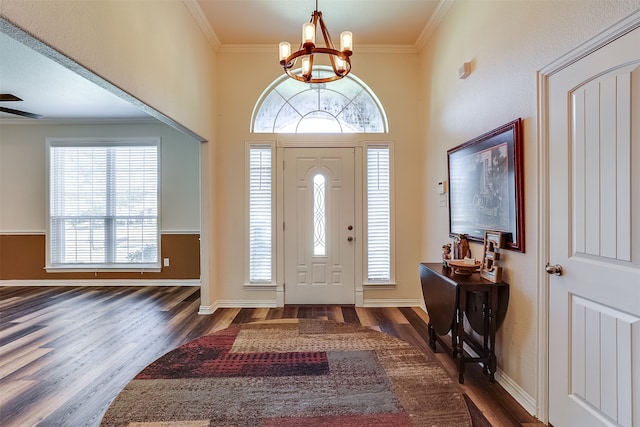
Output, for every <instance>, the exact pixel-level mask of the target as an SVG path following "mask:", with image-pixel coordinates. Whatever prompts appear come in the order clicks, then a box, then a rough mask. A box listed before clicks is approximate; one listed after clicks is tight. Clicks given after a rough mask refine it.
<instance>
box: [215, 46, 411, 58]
mask: <svg viewBox="0 0 640 427" xmlns="http://www.w3.org/2000/svg"><path fill="white" fill-rule="evenodd" d="M217 52H218V53H268V54H273V55H274V56H275V55H276V54H277V52H278V46H277V45H265V44H233V45H222V46H220V47H219V48H218V50H217ZM418 52H419V51H418V49H417V48H416V46H412V45H366V46H358V47H357V48H356V49H355V50H354V52H353V56H354V57H356V55H357V54H359V53H384V54H394V53H395V54H407V53H418Z"/></svg>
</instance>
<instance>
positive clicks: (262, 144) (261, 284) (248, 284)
mask: <svg viewBox="0 0 640 427" xmlns="http://www.w3.org/2000/svg"><path fill="white" fill-rule="evenodd" d="M254 148H258V149H265V148H268V149H269V150H270V151H271V200H270V202H271V279H270V280H264V281H257V280H251V261H252V260H251V200H250V197H251V150H252V149H254ZM244 176H245V180H246V181H245V182H246V183H245V186H244V187H245V196H244V200H245V207H246V208H245V209H244V214H245V230H246V231H245V242H246V244H245V259H246V262H245V263H244V264H245V285H244V286H245V288H258V289H264V288H272V287H275V286H276V261H277V259H276V258H277V252H276V235H277V230H276V216H277V212H276V178H277V177H276V150H275V142H274V141H246V142H245V173H244Z"/></svg>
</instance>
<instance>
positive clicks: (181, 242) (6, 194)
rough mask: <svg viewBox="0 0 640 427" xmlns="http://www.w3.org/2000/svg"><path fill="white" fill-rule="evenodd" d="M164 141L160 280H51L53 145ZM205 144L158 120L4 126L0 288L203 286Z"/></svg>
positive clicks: (0, 134) (0, 135)
mask: <svg viewBox="0 0 640 427" xmlns="http://www.w3.org/2000/svg"><path fill="white" fill-rule="evenodd" d="M105 137H106V138H129V137H130V138H137V137H159V138H160V161H161V163H160V189H161V193H160V203H161V206H160V233H161V234H162V243H161V249H162V254H161V258H169V259H170V265H169V267H162V271H160V272H157V273H148V272H147V273H145V274H144V275H141V274H140V273H100V274H93V273H70V274H67V273H47V272H46V271H45V270H44V267H45V249H46V248H45V230H46V228H47V224H46V221H47V217H46V203H47V196H46V186H47V182H48V181H47V177H46V170H47V167H46V140H47V138H105ZM200 144H201V143H200V142H198V141H196V140H195V139H193V138H191V137H188V136H186V135H184V134H183V133H180V132H178V131H176V130H175V129H173V128H171V127H169V126H167V125H165V124H162V123H159V122H157V121H155V120H151V121H149V122H148V123H137V124H133V123H129V124H83V125H60V124H58V125H52V124H36V125H27V124H6V123H3V124H1V125H0V200H1V201H2V202H1V203H0V242H1V244H0V280H32V281H33V280H61V279H89V280H93V279H122V278H126V279H154V280H155V279H199V278H200V257H199V250H200V241H199V237H200V173H199V164H200Z"/></svg>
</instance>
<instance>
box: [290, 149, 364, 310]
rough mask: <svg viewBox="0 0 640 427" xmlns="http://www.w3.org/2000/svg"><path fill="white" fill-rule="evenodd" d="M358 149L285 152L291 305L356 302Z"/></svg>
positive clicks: (295, 150) (293, 150)
mask: <svg viewBox="0 0 640 427" xmlns="http://www.w3.org/2000/svg"><path fill="white" fill-rule="evenodd" d="M354 191H355V190H354V149H353V148H286V149H285V150H284V295H285V303H286V304H354V303H355V280H354V262H355V239H354V236H355V230H354V226H355V224H354V217H355V203H354Z"/></svg>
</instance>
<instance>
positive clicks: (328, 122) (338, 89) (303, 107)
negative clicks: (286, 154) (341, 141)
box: [251, 67, 389, 133]
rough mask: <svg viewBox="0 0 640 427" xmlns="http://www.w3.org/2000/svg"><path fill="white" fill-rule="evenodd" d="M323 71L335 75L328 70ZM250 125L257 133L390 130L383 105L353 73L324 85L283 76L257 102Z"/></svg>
mask: <svg viewBox="0 0 640 427" xmlns="http://www.w3.org/2000/svg"><path fill="white" fill-rule="evenodd" d="M320 71H321V73H325V74H329V73H333V71H332V70H331V69H329V68H327V67H323V68H322V69H321V70H320ZM314 72H315V71H314ZM251 124H252V129H251V131H252V132H254V133H386V132H388V130H389V129H388V124H387V118H386V115H385V113H384V109H383V108H382V104H380V101H379V100H378V98H377V97H376V96H375V94H374V93H373V92H372V91H371V89H369V87H367V85H366V84H364V82H362V81H361V80H360V79H358V78H357V77H355V76H353V74H349V75H348V76H347V77H345V78H343V79H341V80H337V81H334V82H330V83H322V84H309V83H303V82H299V81H297V80H294V79H292V78H289V77H287V76H286V75H285V76H282V77H280V78H278V79H277V80H276V81H274V82H273V84H272V85H271V86H270V87H269V88H268V89H267V90H266V91H265V92H264V93H263V94H262V96H261V97H260V99H259V100H258V103H257V104H256V107H255V109H254V112H253V116H252V119H251Z"/></svg>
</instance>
